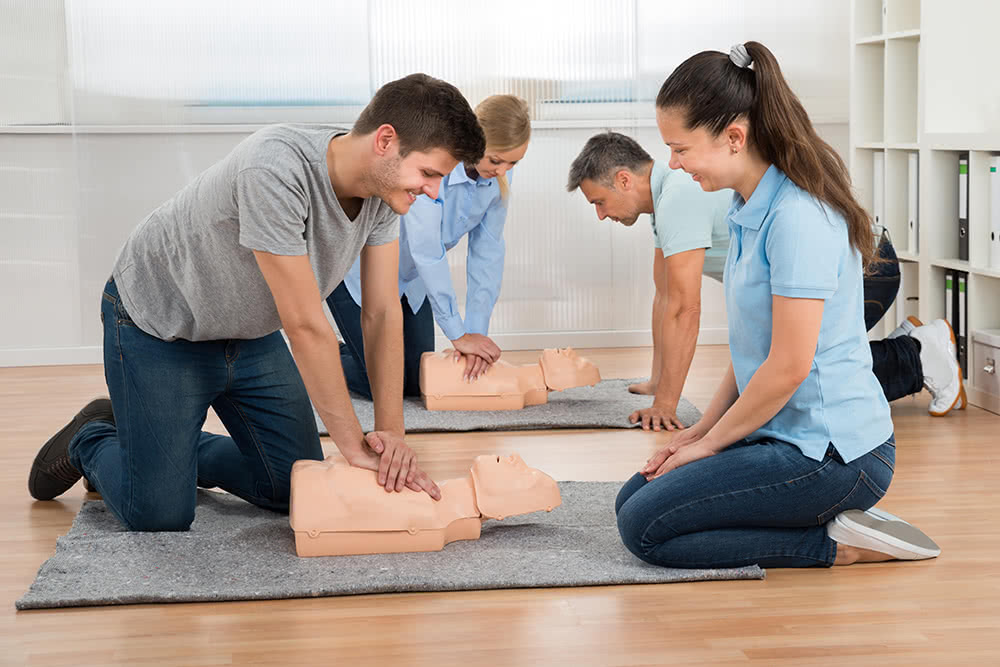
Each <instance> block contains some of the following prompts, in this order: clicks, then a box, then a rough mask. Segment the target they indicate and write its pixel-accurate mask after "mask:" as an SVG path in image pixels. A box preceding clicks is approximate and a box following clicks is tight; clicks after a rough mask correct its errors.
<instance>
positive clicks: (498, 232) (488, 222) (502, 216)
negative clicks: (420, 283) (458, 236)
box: [465, 197, 507, 336]
mask: <svg viewBox="0 0 1000 667" xmlns="http://www.w3.org/2000/svg"><path fill="white" fill-rule="evenodd" d="M506 219H507V202H506V201H504V200H503V199H501V198H499V197H498V198H497V199H496V200H495V201H494V202H493V203H492V204H490V206H489V207H488V208H487V209H486V213H485V214H484V215H483V221H482V222H481V223H480V224H479V225H477V226H476V227H474V228H472V229H471V230H470V231H469V254H468V260H467V261H466V267H467V286H468V290H467V293H466V297H465V328H466V329H467V330H468V331H469V332H470V333H477V334H482V335H484V336H485V335H486V334H487V332H488V331H489V328H490V317H491V316H492V314H493V307H494V306H495V305H496V303H497V298H498V297H499V296H500V286H501V284H502V283H503V262H504V255H505V253H506V246H505V245H504V240H503V226H504V222H505V221H506Z"/></svg>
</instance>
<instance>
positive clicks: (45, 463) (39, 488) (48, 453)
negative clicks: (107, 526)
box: [28, 398, 115, 500]
mask: <svg viewBox="0 0 1000 667" xmlns="http://www.w3.org/2000/svg"><path fill="white" fill-rule="evenodd" d="M97 420H100V421H108V422H111V423H112V424H114V423H115V415H114V412H112V410H111V401H110V400H109V399H107V398H98V399H95V400H93V401H91V402H90V403H88V404H87V405H86V406H85V407H84V408H83V410H80V411H79V412H78V413H76V416H75V417H73V419H72V420H71V421H70V422H69V423H68V424H66V425H65V426H63V427H62V429H61V430H60V431H59V432H58V433H56V434H55V435H54V436H52V437H51V438H49V441H48V442H46V443H45V444H44V445H43V446H42V448H41V449H40V450H39V451H38V455H37V456H35V462H34V463H32V464H31V473H30V474H29V475H28V491H29V492H30V493H31V495H32V496H33V497H34V498H35V499H36V500H52V499H53V498H55V497H56V496H58V495H59V494H61V493H63V492H65V491H66V490H67V489H69V487H71V486H73V485H74V484H76V482H77V480H79V479H80V478H81V477H82V476H83V473H81V472H80V471H79V470H77V469H76V467H75V466H74V465H73V464H72V463H70V460H69V441H70V440H72V439H73V436H74V435H76V433H77V431H79V430H80V429H81V428H83V425H84V424H87V423H89V422H92V421H97Z"/></svg>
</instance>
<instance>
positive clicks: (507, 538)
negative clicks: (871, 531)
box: [17, 482, 764, 609]
mask: <svg viewBox="0 0 1000 667" xmlns="http://www.w3.org/2000/svg"><path fill="white" fill-rule="evenodd" d="M619 488H621V483H620V482H561V483H560V489H561V491H562V497H563V504H562V505H561V506H560V507H557V508H556V509H555V510H553V511H552V512H550V513H545V512H536V513H534V514H528V515H524V516H517V517H511V518H508V519H506V520H504V521H487V522H486V523H485V524H484V525H483V533H482V537H481V538H480V539H479V540H475V541H467V542H453V543H452V544H449V545H447V546H446V547H445V548H444V550H443V551H439V552H431V553H411V554H381V555H374V556H343V557H338V558H299V557H297V556H296V555H295V545H294V536H293V534H292V531H291V528H289V525H288V517H287V516H285V515H280V514H276V513H273V512H269V511H267V510H263V509H260V508H258V507H255V506H253V505H250V504H249V503H246V502H243V501H242V500H239V499H237V498H235V497H234V496H230V495H228V494H220V493H212V492H208V491H199V502H198V510H197V515H196V519H195V522H194V524H193V526H192V528H191V530H190V531H188V532H184V533H129V532H126V531H124V530H122V528H121V527H120V525H119V524H118V522H117V520H116V519H115V518H114V517H113V515H111V513H110V512H108V510H107V508H106V507H105V505H104V502H103V501H99V500H94V501H88V502H86V503H85V504H84V505H83V508H82V509H81V510H80V513H79V515H77V517H76V520H75V521H74V522H73V527H72V528H71V529H70V531H69V533H68V534H67V535H65V536H63V537H61V538H59V541H58V543H57V545H56V553H55V555H54V556H52V558H50V559H49V560H48V561H46V562H45V563H44V564H43V565H42V567H41V569H40V570H39V572H38V576H37V577H36V579H35V581H34V583H33V584H32V585H31V588H30V589H29V590H28V592H27V593H25V595H24V597H22V598H21V599H20V600H18V601H17V608H18V609H39V608H50V607H77V606H91V605H114V604H137V603H147V602H193V601H215V602H217V601H222V600H262V599H280V598H298V597H320V596H333V595H356V594H363V593H399V592H410V591H452V590H475V589H491V588H534V587H550V586H592V585H608V584H641V583H667V582H678V581H700V580H710V579H762V578H763V577H764V572H763V570H761V569H760V568H758V567H756V566H752V567H744V568H735V569H713V570H681V569H671V568H662V567H655V566H652V565H648V564H646V563H643V562H642V561H640V560H638V559H637V558H635V557H634V556H633V555H632V554H630V553H629V552H628V551H627V550H626V549H625V547H624V546H622V543H621V540H620V538H619V536H618V530H617V527H616V524H615V517H614V499H615V496H616V494H617V493H618V490H619Z"/></svg>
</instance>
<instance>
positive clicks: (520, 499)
mask: <svg viewBox="0 0 1000 667" xmlns="http://www.w3.org/2000/svg"><path fill="white" fill-rule="evenodd" d="M472 482H473V485H474V487H475V491H476V505H478V506H479V513H480V514H482V515H483V516H484V517H487V518H490V519H503V518H506V517H508V516H513V515H515V514H528V513H529V512H537V511H539V510H545V511H547V512H548V511H551V510H552V508H553V507H558V506H559V504H560V503H562V498H561V497H560V495H559V485H558V484H556V482H555V480H554V479H552V478H551V477H549V476H548V475H546V474H545V473H544V472H542V471H541V470H536V469H535V468H529V467H528V464H527V463H525V462H524V459H522V458H521V457H520V456H518V455H517V454H511V455H510V456H499V455H495V454H494V455H483V456H477V457H476V460H475V461H474V462H473V463H472Z"/></svg>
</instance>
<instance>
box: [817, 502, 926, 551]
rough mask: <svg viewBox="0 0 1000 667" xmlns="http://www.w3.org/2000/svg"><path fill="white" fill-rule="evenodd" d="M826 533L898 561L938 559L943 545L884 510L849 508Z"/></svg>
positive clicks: (831, 524) (838, 539) (832, 522)
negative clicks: (940, 545)
mask: <svg viewBox="0 0 1000 667" xmlns="http://www.w3.org/2000/svg"><path fill="white" fill-rule="evenodd" d="M826 534H827V535H829V537H830V539H831V540H833V541H834V542H837V543H838V544H846V545H847V546H849V547H857V548H858V549H871V550H872V551H877V552H879V553H882V554H888V555H890V556H892V557H893V558H896V559H898V560H923V559H924V558H935V557H936V556H937V555H938V554H940V553H941V547H939V546H938V545H937V543H936V542H934V540H932V539H931V538H929V537H927V535H925V534H924V533H923V531H921V530H920V529H919V528H917V527H916V526H913V525H912V524H910V523H907V522H906V521H903V520H902V519H900V518H899V517H898V516H895V515H892V514H889V513H888V512H886V511H884V510H879V509H875V508H874V507H873V508H871V509H870V510H868V511H866V512H863V511H861V510H847V511H846V512H841V513H840V514H838V515H837V516H836V517H834V519H833V521H831V522H830V523H828V524H826Z"/></svg>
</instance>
